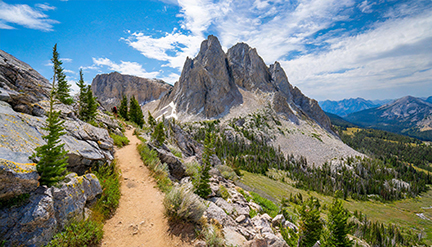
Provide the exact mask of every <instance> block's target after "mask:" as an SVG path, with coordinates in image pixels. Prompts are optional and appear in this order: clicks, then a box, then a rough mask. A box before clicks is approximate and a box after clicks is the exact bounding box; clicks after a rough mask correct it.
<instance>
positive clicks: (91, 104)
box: [85, 85, 98, 122]
mask: <svg viewBox="0 0 432 247" xmlns="http://www.w3.org/2000/svg"><path fill="white" fill-rule="evenodd" d="M85 100H86V107H87V109H86V111H85V115H86V121H87V122H89V121H94V120H95V118H96V114H97V108H98V103H97V101H96V97H94V96H93V91H92V90H91V86H90V85H88V86H87V90H86V97H85Z"/></svg>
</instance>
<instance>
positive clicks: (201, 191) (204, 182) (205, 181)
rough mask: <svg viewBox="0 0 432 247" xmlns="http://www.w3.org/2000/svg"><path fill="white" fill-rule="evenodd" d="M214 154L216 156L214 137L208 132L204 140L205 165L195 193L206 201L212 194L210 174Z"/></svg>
mask: <svg viewBox="0 0 432 247" xmlns="http://www.w3.org/2000/svg"><path fill="white" fill-rule="evenodd" d="M213 154H214V150H213V141H212V135H211V132H210V131H207V132H206V137H205V140H204V153H203V155H202V160H203V164H202V168H201V175H200V179H199V181H198V185H197V188H196V191H195V193H196V194H197V195H199V196H200V197H202V198H204V199H206V198H207V197H208V196H209V195H210V193H211V189H210V185H209V181H210V174H209V172H210V169H211V163H210V159H211V157H212V155H213Z"/></svg>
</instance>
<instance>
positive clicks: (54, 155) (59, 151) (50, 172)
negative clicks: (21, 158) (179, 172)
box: [34, 46, 68, 186]
mask: <svg viewBox="0 0 432 247" xmlns="http://www.w3.org/2000/svg"><path fill="white" fill-rule="evenodd" d="M54 50H55V46H54ZM53 60H54V59H53ZM55 69H56V67H55V65H54V77H53V85H52V89H51V94H50V109H49V112H48V118H47V122H46V125H45V127H44V128H43V129H44V130H46V131H48V134H47V135H44V136H42V138H43V139H44V140H46V142H47V143H46V144H45V145H42V146H39V147H37V148H36V153H35V154H34V156H35V157H38V158H40V159H39V162H38V163H37V165H36V169H37V171H38V173H39V175H40V179H39V182H40V184H41V185H48V186H51V185H53V184H55V183H57V182H59V181H60V180H62V179H63V178H64V172H65V170H66V165H67V160H68V157H67V156H66V154H67V152H66V151H65V150H64V144H59V143H60V136H62V135H64V134H65V132H64V131H63V130H64V128H63V126H62V125H63V124H64V121H60V118H59V116H60V111H54V103H55V96H56V94H55V92H56V87H55V81H56V72H55Z"/></svg>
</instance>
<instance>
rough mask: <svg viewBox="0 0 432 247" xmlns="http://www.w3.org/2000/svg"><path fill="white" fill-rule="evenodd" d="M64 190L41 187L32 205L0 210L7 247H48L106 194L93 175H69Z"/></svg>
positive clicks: (33, 195) (1, 231)
mask: <svg viewBox="0 0 432 247" xmlns="http://www.w3.org/2000/svg"><path fill="white" fill-rule="evenodd" d="M60 186H61V187H60V188H56V187H51V188H47V187H46V186H41V187H38V188H37V189H36V190H35V191H34V192H31V193H30V198H29V201H28V203H26V204H24V205H22V206H20V207H12V208H5V209H2V210H0V236H2V239H3V240H6V246H44V245H45V244H47V243H48V242H49V241H50V240H51V239H52V237H53V236H54V235H55V234H56V233H57V232H58V231H61V230H62V229H63V227H64V226H65V225H67V224H68V223H69V222H71V221H72V220H81V219H83V217H84V208H85V206H86V204H87V203H89V202H91V201H92V200H94V199H95V197H96V196H97V195H98V194H100V193H102V189H101V185H100V183H99V181H98V180H97V178H96V176H95V175H93V174H87V175H85V176H81V177H78V176H77V175H76V174H69V175H68V176H67V180H66V181H65V182H63V183H61V184H60Z"/></svg>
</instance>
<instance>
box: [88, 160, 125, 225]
mask: <svg viewBox="0 0 432 247" xmlns="http://www.w3.org/2000/svg"><path fill="white" fill-rule="evenodd" d="M119 173H120V172H119V170H118V169H117V166H116V160H113V162H111V164H109V165H108V164H106V165H103V166H100V167H99V168H98V170H97V171H96V172H95V175H96V177H97V178H98V179H99V182H100V183H101V186H102V190H103V192H102V195H101V197H100V198H99V200H98V201H97V203H96V205H95V208H94V210H95V211H96V212H98V213H99V214H101V215H102V216H103V218H104V219H108V218H109V217H111V216H112V215H113V214H114V212H115V210H116V209H117V207H118V205H119V200H120V195H121V193H120V174H119Z"/></svg>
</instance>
